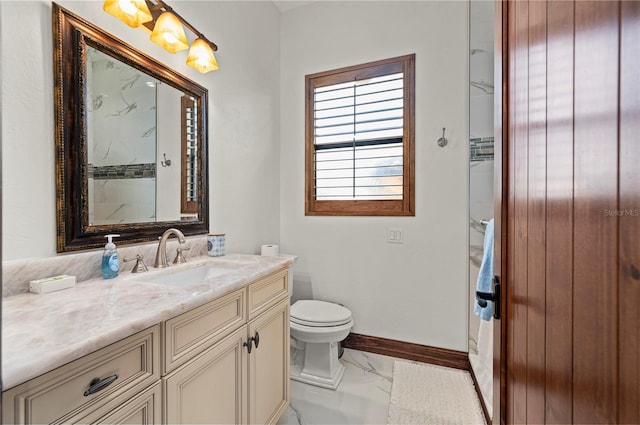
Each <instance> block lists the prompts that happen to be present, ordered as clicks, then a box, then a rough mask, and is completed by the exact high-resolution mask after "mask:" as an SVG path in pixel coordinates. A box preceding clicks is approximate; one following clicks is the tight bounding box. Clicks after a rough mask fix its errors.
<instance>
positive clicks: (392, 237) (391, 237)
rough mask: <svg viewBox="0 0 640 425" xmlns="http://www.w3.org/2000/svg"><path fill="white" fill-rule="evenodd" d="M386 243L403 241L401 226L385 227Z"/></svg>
mask: <svg viewBox="0 0 640 425" xmlns="http://www.w3.org/2000/svg"><path fill="white" fill-rule="evenodd" d="M387 242H388V243H404V230H402V228H401V227H389V228H388V229H387Z"/></svg>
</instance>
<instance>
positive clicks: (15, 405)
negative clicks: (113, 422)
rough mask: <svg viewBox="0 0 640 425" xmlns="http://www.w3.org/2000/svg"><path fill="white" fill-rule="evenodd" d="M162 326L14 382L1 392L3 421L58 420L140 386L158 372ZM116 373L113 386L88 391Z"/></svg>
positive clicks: (34, 421) (147, 384)
mask: <svg viewBox="0 0 640 425" xmlns="http://www.w3.org/2000/svg"><path fill="white" fill-rule="evenodd" d="M159 341H160V331H159V327H158V326H154V327H152V328H149V329H146V330H144V331H142V332H139V333H137V334H135V335H132V336H130V337H128V338H125V339H123V340H121V341H118V342H116V343H114V344H112V345H110V346H108V347H105V348H103V349H101V350H98V351H96V352H94V353H91V354H89V355H86V356H84V357H82V358H80V359H78V360H75V361H73V362H71V363H68V364H66V365H64V366H61V367H59V368H58V369H55V370H53V371H51V372H49V373H46V374H44V375H41V376H39V377H37V378H35V379H32V380H30V381H28V382H25V383H24V384H21V385H19V386H17V387H15V388H12V389H10V390H8V391H6V392H4V393H3V395H2V410H3V422H4V423H13V424H44V423H55V422H57V421H59V420H61V421H63V422H67V420H64V419H63V418H65V417H66V418H69V417H70V416H74V415H75V414H78V413H79V412H80V411H81V410H83V409H85V408H88V407H89V406H98V405H99V404H102V403H105V402H107V401H108V400H110V399H112V398H113V397H114V396H116V395H117V394H120V393H122V392H124V391H127V390H132V391H134V392H139V391H141V390H143V389H144V388H145V387H147V386H149V385H151V384H152V383H153V382H155V381H157V380H158V379H159V378H160V367H159V363H160V362H159V352H160V342H159ZM114 375H117V379H115V380H114V381H113V382H112V383H111V384H110V385H109V386H106V387H104V388H103V389H102V390H100V391H98V392H95V393H93V394H89V395H87V396H85V395H84V393H85V391H87V390H88V389H89V387H90V382H91V381H92V380H93V379H95V378H98V379H105V378H107V377H110V376H114Z"/></svg>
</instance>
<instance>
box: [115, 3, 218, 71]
mask: <svg viewBox="0 0 640 425" xmlns="http://www.w3.org/2000/svg"><path fill="white" fill-rule="evenodd" d="M103 9H104V11H105V12H107V13H109V14H110V15H113V16H115V17H117V18H119V19H120V20H122V21H123V22H124V23H126V24H127V25H129V26H131V27H134V28H135V27H138V26H140V25H144V27H146V28H147V29H148V30H150V31H151V37H150V38H151V41H153V42H154V43H156V44H158V45H159V46H161V47H162V48H163V49H165V50H166V51H168V52H169V53H176V52H179V51H181V50H186V49H188V48H189V43H188V41H187V37H186V34H185V31H184V27H187V29H188V30H189V31H191V33H193V34H194V35H195V38H196V39H195V41H194V42H193V43H192V44H191V49H190V50H189V55H188V57H187V65H189V66H190V67H192V68H193V69H195V70H197V71H198V72H200V73H202V74H204V73H207V72H210V71H215V70H217V69H218V68H219V66H218V62H217V61H216V58H215V56H214V55H213V52H214V51H217V50H218V46H216V44H215V43H212V42H211V41H209V40H208V39H207V38H206V37H205V36H204V35H203V34H202V33H201V32H200V31H198V30H197V29H195V28H194V27H193V25H191V24H190V23H189V22H187V21H186V20H185V19H184V18H183V17H182V16H180V15H179V14H178V13H177V12H176V11H175V10H173V8H171V6H169V5H167V4H166V3H165V2H164V1H162V0H105V2H104V5H103ZM144 10H146V11H147V13H148V14H149V16H150V19H146V18H144ZM138 14H140V16H142V18H136V19H134V16H138ZM145 19H146V20H145Z"/></svg>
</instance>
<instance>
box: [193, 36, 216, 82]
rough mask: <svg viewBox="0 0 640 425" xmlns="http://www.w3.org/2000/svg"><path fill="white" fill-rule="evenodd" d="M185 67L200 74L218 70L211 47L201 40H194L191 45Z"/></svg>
mask: <svg viewBox="0 0 640 425" xmlns="http://www.w3.org/2000/svg"><path fill="white" fill-rule="evenodd" d="M187 65H189V66H190V67H191V68H193V69H195V70H196V71H198V72H200V73H202V74H205V73H207V72H209V71H215V70H216V69H218V68H219V66H218V62H217V61H216V58H215V56H213V50H212V49H211V46H210V45H209V43H207V42H206V41H204V40H203V39H201V38H198V39H196V41H194V42H193V44H192V45H191V50H189V56H188V57H187Z"/></svg>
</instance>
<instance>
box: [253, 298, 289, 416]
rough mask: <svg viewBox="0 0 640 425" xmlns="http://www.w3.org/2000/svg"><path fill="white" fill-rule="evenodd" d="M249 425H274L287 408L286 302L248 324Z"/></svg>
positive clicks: (287, 350) (287, 319)
mask: <svg viewBox="0 0 640 425" xmlns="http://www.w3.org/2000/svg"><path fill="white" fill-rule="evenodd" d="M256 332H257V333H258V335H259V344H258V346H257V347H254V349H253V351H252V352H251V354H250V355H249V372H248V373H249V423H252V424H271V423H276V422H277V421H278V419H279V418H280V416H281V415H282V412H283V411H284V409H286V408H287V406H288V405H289V298H285V299H284V300H283V301H281V302H280V303H279V304H277V305H276V306H274V307H273V308H271V309H270V310H269V311H267V312H266V313H263V314H262V315H260V316H259V317H258V318H257V319H255V320H254V321H252V322H251V323H250V324H249V335H251V336H255V335H256Z"/></svg>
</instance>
